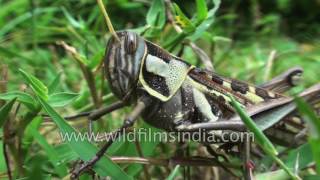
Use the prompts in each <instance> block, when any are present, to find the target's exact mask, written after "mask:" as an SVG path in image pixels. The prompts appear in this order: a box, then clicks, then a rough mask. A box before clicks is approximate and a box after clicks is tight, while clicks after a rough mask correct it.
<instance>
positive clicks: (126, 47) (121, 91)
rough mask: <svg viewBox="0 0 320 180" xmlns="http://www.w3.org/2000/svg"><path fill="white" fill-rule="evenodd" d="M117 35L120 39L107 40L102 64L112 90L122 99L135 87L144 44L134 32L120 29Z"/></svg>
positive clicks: (143, 53) (144, 49)
mask: <svg viewBox="0 0 320 180" xmlns="http://www.w3.org/2000/svg"><path fill="white" fill-rule="evenodd" d="M117 35H118V37H119V40H120V41H118V40H117V39H116V38H114V37H111V38H110V40H109V42H108V46H107V49H106V56H105V60H104V64H105V70H106V76H107V80H108V82H109V84H110V88H111V90H112V92H113V93H114V94H115V95H116V96H117V97H118V98H119V99H123V98H125V97H129V96H130V95H131V93H132V92H133V91H134V90H135V88H136V85H137V83H138V78H139V71H140V65H141V62H142V61H143V59H144V58H145V54H146V45H145V41H144V39H143V38H141V37H140V36H138V35H137V34H136V33H133V32H127V31H121V32H117ZM123 100H124V99H123Z"/></svg>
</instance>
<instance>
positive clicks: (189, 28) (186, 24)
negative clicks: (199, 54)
mask: <svg viewBox="0 0 320 180" xmlns="http://www.w3.org/2000/svg"><path fill="white" fill-rule="evenodd" d="M173 7H174V9H175V11H176V13H177V16H176V21H177V22H178V24H180V26H181V27H182V29H183V30H184V31H185V32H186V33H187V34H188V33H192V32H194V31H195V30H196V27H195V26H194V25H193V24H192V22H191V21H190V19H189V18H187V16H186V15H185V14H184V13H183V12H182V11H181V9H180V8H179V6H178V5H177V4H175V3H174V4H173Z"/></svg>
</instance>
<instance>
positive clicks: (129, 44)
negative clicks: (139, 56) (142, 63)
mask: <svg viewBox="0 0 320 180" xmlns="http://www.w3.org/2000/svg"><path fill="white" fill-rule="evenodd" d="M124 45H125V51H126V53H128V54H133V53H134V52H136V50H137V37H136V35H135V34H131V33H128V34H127V35H126V36H125V41H124Z"/></svg>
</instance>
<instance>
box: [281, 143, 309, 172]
mask: <svg viewBox="0 0 320 180" xmlns="http://www.w3.org/2000/svg"><path fill="white" fill-rule="evenodd" d="M298 154H299V155H298ZM298 156H299V160H298V161H299V169H302V168H305V167H307V166H308V165H310V163H311V162H312V161H313V155H312V150H311V146H310V144H309V143H306V144H303V145H301V146H299V147H298V148H296V149H293V150H291V151H289V153H288V157H287V159H286V161H285V164H286V165H287V166H288V167H290V168H294V166H295V163H296V159H297V157H298Z"/></svg>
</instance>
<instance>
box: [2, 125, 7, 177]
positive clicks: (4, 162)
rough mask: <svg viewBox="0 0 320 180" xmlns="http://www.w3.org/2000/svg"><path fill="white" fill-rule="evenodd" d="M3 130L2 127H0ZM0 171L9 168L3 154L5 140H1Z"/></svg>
mask: <svg viewBox="0 0 320 180" xmlns="http://www.w3.org/2000/svg"><path fill="white" fill-rule="evenodd" d="M0 130H1V131H2V129H0ZM0 154H1V156H0V173H5V171H6V170H7V164H6V160H5V159H4V155H3V141H2V140H0Z"/></svg>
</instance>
